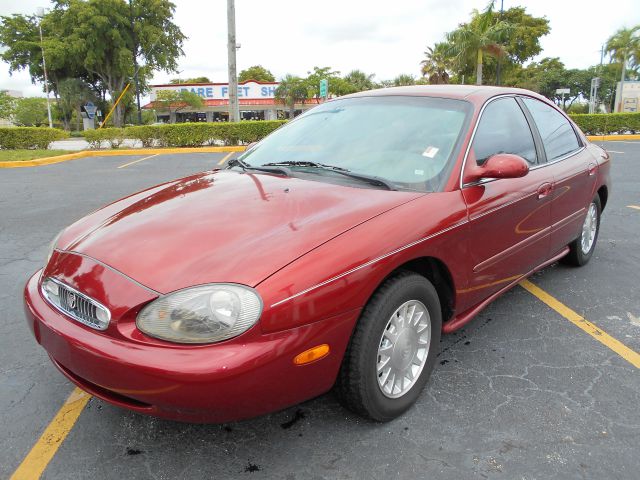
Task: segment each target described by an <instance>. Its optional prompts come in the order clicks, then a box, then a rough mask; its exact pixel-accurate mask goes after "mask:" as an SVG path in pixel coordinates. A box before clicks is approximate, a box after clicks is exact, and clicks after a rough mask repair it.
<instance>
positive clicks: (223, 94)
mask: <svg viewBox="0 0 640 480" xmlns="http://www.w3.org/2000/svg"><path fill="white" fill-rule="evenodd" d="M277 87H278V84H277V83H271V84H261V83H257V82H246V83H242V84H240V85H238V98H254V99H255V98H275V91H276V88H277ZM160 90H173V91H178V92H179V91H181V90H187V91H189V92H192V93H195V94H196V95H199V96H200V97H202V98H204V99H205V100H224V99H228V98H229V85H228V84H219V83H211V84H206V85H188V84H185V85H158V86H152V87H151V99H152V100H154V99H155V96H156V93H157V92H159V91H160Z"/></svg>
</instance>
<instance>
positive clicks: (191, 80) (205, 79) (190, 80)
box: [169, 77, 211, 85]
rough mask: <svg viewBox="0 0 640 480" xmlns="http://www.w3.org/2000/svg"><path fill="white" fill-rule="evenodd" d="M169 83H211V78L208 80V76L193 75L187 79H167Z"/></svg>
mask: <svg viewBox="0 0 640 480" xmlns="http://www.w3.org/2000/svg"><path fill="white" fill-rule="evenodd" d="M169 83H172V84H174V85H175V84H180V83H211V80H209V77H194V78H187V79H182V78H172V79H171V80H169Z"/></svg>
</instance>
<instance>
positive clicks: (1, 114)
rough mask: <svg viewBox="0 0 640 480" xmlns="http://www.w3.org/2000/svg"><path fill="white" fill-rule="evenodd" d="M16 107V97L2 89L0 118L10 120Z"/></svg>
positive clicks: (0, 93)
mask: <svg viewBox="0 0 640 480" xmlns="http://www.w3.org/2000/svg"><path fill="white" fill-rule="evenodd" d="M15 108H16V99H15V98H13V97H12V96H11V95H9V94H8V93H7V92H5V91H3V90H0V118H2V119H5V120H10V119H11V117H13V112H14V110H15Z"/></svg>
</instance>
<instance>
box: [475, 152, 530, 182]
mask: <svg viewBox="0 0 640 480" xmlns="http://www.w3.org/2000/svg"><path fill="white" fill-rule="evenodd" d="M527 173H529V164H528V163H527V161H526V160H525V159H524V158H522V157H521V156H519V155H513V154H511V153H496V154H495V155H492V156H491V157H489V158H488V159H487V161H486V162H484V164H483V165H480V166H477V167H475V168H473V170H472V171H471V172H470V173H469V174H467V175H465V178H464V183H471V182H477V181H478V180H480V179H482V178H520V177H524V176H525V175H526V174H527Z"/></svg>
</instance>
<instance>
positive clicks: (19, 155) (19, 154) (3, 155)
mask: <svg viewBox="0 0 640 480" xmlns="http://www.w3.org/2000/svg"><path fill="white" fill-rule="evenodd" d="M65 153H74V152H72V151H70V150H0V162H19V161H23V160H35V159H36V158H44V157H55V156H57V155H64V154H65Z"/></svg>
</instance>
